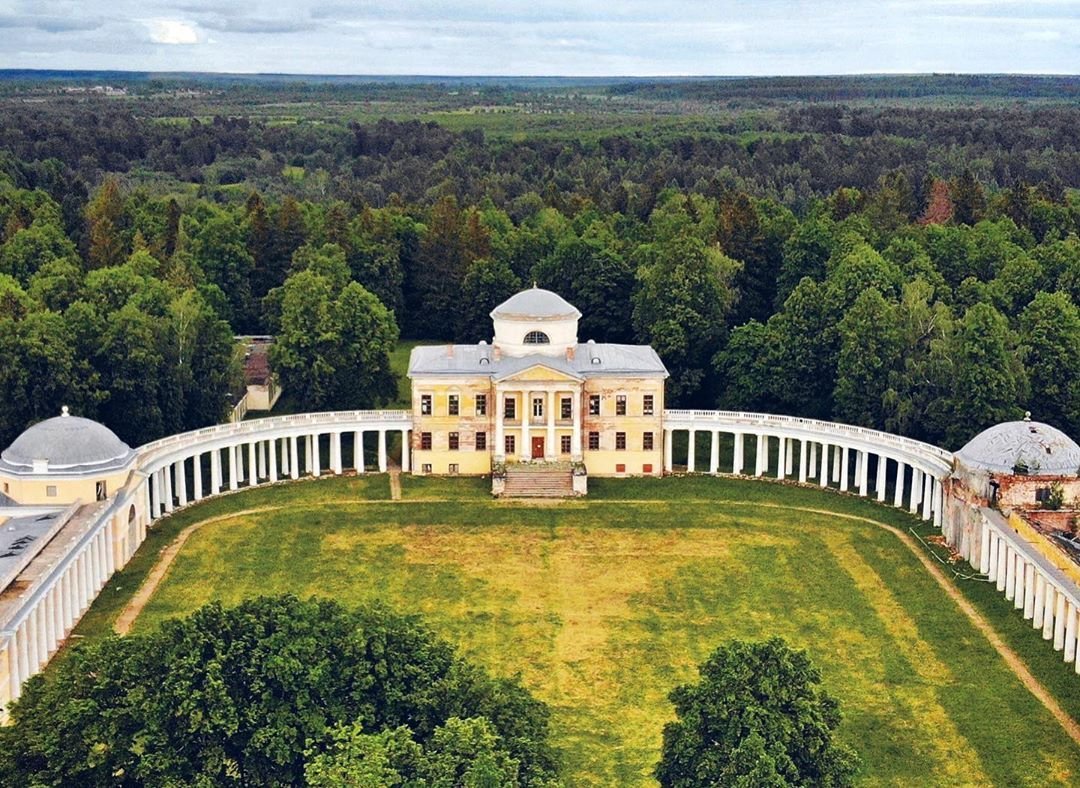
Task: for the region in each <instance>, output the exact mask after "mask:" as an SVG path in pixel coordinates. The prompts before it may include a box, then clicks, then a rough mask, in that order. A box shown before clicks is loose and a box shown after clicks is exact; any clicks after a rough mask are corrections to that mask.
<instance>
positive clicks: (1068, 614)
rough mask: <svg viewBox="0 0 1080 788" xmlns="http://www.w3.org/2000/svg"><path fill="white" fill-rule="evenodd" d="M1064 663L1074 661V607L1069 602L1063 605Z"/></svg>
mask: <svg viewBox="0 0 1080 788" xmlns="http://www.w3.org/2000/svg"><path fill="white" fill-rule="evenodd" d="M1063 656H1064V657H1065V661H1066V662H1072V661H1073V660H1074V659H1076V607H1075V606H1074V605H1073V603H1072V601H1071V600H1067V601H1066V603H1065V653H1064V655H1063Z"/></svg>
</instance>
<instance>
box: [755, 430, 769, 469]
mask: <svg viewBox="0 0 1080 788" xmlns="http://www.w3.org/2000/svg"><path fill="white" fill-rule="evenodd" d="M756 459H757V463H756V465H757V467H756V468H754V475H755V476H761V475H762V474H764V473H765V469H766V468H768V467H769V438H768V437H767V436H765V435H761V434H759V435H758V436H757V458H756Z"/></svg>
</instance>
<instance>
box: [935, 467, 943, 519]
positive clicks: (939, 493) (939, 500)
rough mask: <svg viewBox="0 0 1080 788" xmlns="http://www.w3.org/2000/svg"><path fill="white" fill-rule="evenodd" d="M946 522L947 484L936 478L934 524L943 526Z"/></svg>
mask: <svg viewBox="0 0 1080 788" xmlns="http://www.w3.org/2000/svg"><path fill="white" fill-rule="evenodd" d="M944 522H945V486H944V485H943V484H942V483H941V480H940V479H934V525H936V526H937V527H938V528H941V527H942V525H943V524H944Z"/></svg>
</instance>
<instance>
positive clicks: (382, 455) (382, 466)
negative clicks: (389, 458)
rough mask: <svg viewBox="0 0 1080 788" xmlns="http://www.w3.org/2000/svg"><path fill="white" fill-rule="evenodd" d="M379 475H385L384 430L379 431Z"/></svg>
mask: <svg viewBox="0 0 1080 788" xmlns="http://www.w3.org/2000/svg"><path fill="white" fill-rule="evenodd" d="M379 473H386V430H379Z"/></svg>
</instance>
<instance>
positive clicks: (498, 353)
mask: <svg viewBox="0 0 1080 788" xmlns="http://www.w3.org/2000/svg"><path fill="white" fill-rule="evenodd" d="M491 351H492V355H493V356H494V358H495V360H496V361H499V360H500V359H501V358H502V351H501V350H499V346H498V345H495V346H494V347H493V348H492V349H491Z"/></svg>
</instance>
